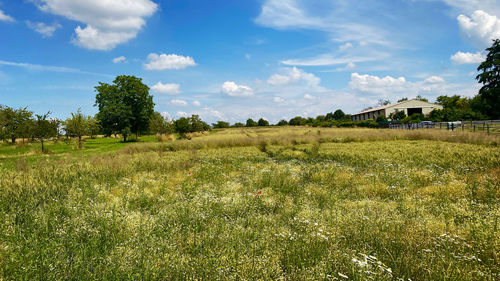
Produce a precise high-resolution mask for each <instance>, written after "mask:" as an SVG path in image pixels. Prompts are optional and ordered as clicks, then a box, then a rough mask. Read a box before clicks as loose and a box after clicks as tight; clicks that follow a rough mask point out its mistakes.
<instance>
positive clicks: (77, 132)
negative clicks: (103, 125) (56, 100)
mask: <svg viewBox="0 0 500 281" xmlns="http://www.w3.org/2000/svg"><path fill="white" fill-rule="evenodd" d="M64 125H65V131H66V133H67V134H68V135H70V136H76V137H78V147H79V148H82V137H83V136H85V135H88V134H90V124H89V119H88V116H85V115H83V114H82V112H81V110H80V109H78V111H77V112H76V113H71V118H68V119H66V121H65V122H64Z"/></svg>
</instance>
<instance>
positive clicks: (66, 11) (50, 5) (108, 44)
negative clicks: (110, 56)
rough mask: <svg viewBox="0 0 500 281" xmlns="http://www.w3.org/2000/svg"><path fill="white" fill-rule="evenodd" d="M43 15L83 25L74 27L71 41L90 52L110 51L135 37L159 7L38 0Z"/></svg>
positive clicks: (144, 2)
mask: <svg viewBox="0 0 500 281" xmlns="http://www.w3.org/2000/svg"><path fill="white" fill-rule="evenodd" d="M34 3H35V4H36V5H37V6H38V8H39V9H40V10H42V11H44V12H48V13H52V14H55V15H60V16H64V17H66V18H68V19H71V20H74V21H78V22H81V23H84V24H85V26H84V27H81V26H77V27H76V28H75V37H74V38H73V40H72V42H73V43H74V44H75V45H77V46H80V47H83V48H87V49H93V50H111V49H114V48H115V47H116V46H117V45H119V44H123V43H125V42H128V41H129V40H131V39H133V38H135V37H136V36H137V33H138V32H139V31H140V30H141V29H142V27H143V26H144V25H145V24H146V21H145V18H147V17H149V16H151V15H153V14H154V13H155V12H156V11H157V9H158V5H157V4H156V3H154V2H152V1H151V0H135V1H130V0H114V1H102V0H72V1H66V0H37V1H34Z"/></svg>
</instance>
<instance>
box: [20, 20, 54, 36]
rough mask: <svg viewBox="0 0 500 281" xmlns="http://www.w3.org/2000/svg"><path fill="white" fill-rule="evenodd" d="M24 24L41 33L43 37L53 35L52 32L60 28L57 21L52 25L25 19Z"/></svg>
mask: <svg viewBox="0 0 500 281" xmlns="http://www.w3.org/2000/svg"><path fill="white" fill-rule="evenodd" d="M26 25H27V26H28V27H29V28H31V29H33V30H34V31H36V32H38V33H40V34H42V37H44V38H47V37H52V35H54V32H55V31H56V30H57V29H58V28H61V25H60V24H58V23H54V24H52V25H47V24H45V23H43V22H31V21H26Z"/></svg>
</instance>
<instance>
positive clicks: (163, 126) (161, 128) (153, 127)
mask: <svg viewBox="0 0 500 281" xmlns="http://www.w3.org/2000/svg"><path fill="white" fill-rule="evenodd" d="M149 130H150V133H152V134H158V135H163V134H170V133H172V132H173V131H174V125H173V124H172V122H170V121H169V120H168V119H167V118H165V117H163V116H162V115H161V113H159V112H155V113H153V117H151V120H149Z"/></svg>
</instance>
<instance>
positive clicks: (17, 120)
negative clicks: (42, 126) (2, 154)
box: [0, 106, 33, 144]
mask: <svg viewBox="0 0 500 281" xmlns="http://www.w3.org/2000/svg"><path fill="white" fill-rule="evenodd" d="M32 116H33V112H32V111H29V110H27V109H26V107H25V108H19V109H13V108H11V107H8V106H0V127H2V128H3V135H4V137H5V138H9V139H10V140H11V142H12V144H15V143H16V139H17V138H18V137H22V136H23V135H24V130H25V129H26V126H27V123H28V122H29V120H30V119H31V117H32ZM23 141H24V139H23Z"/></svg>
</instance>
